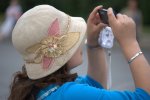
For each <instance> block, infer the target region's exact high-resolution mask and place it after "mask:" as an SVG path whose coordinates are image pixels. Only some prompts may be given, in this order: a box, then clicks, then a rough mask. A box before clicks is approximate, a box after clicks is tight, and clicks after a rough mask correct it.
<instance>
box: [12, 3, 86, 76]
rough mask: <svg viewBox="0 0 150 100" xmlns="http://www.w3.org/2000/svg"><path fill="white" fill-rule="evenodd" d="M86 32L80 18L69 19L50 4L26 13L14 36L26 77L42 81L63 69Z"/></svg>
mask: <svg viewBox="0 0 150 100" xmlns="http://www.w3.org/2000/svg"><path fill="white" fill-rule="evenodd" d="M85 33H86V23H85V21H84V19H83V18H81V17H70V16H69V15H67V14H65V13H64V12H61V11H59V10H57V9H56V8H54V7H52V6H49V5H39V6H36V7H34V8H32V9H30V10H29V11H27V12H26V13H24V14H23V15H22V16H21V17H20V19H19V20H18V22H17V23H16V26H15V28H14V30H13V33H12V42H13V45H14V47H15V48H16V49H17V50H18V51H19V52H20V53H21V55H22V57H23V59H24V61H25V68H26V71H27V75H28V77H29V78H30V79H39V78H42V77H45V76H48V75H50V74H52V73H53V72H55V71H57V70H58V69H60V68H61V67H62V66H63V65H64V64H65V63H66V62H67V61H68V60H69V59H70V58H71V57H72V56H73V54H74V53H75V52H76V50H77V49H78V47H79V46H80V44H81V42H82V41H83V38H84V36H85Z"/></svg>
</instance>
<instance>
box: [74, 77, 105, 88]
mask: <svg viewBox="0 0 150 100" xmlns="http://www.w3.org/2000/svg"><path fill="white" fill-rule="evenodd" d="M75 82H76V83H79V84H87V85H89V86H92V87H96V88H100V89H103V86H102V85H101V84H100V83H99V82H97V81H96V80H94V79H93V78H91V77H90V76H88V75H86V76H84V77H81V76H79V77H78V78H77V79H76V80H75Z"/></svg>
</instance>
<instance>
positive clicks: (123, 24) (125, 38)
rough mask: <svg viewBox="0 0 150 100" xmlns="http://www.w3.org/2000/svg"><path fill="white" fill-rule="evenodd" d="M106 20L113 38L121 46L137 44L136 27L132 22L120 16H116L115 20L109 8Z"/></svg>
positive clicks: (124, 16)
mask: <svg viewBox="0 0 150 100" xmlns="http://www.w3.org/2000/svg"><path fill="white" fill-rule="evenodd" d="M108 19H109V24H110V27H111V28H112V31H113V33H114V36H115V37H116V39H117V40H118V42H119V44H120V45H121V46H124V45H129V44H130V43H133V42H137V41H136V26H135V23H134V21H133V20H132V19H131V18H130V17H128V16H126V15H122V14H117V18H116V17H115V16H114V14H113V11H112V8H109V9H108Z"/></svg>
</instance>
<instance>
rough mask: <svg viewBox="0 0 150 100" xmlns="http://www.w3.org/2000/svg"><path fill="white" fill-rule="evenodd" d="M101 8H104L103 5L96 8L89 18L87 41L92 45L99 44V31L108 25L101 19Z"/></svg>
mask: <svg viewBox="0 0 150 100" xmlns="http://www.w3.org/2000/svg"><path fill="white" fill-rule="evenodd" d="M99 9H102V6H97V7H96V8H94V10H93V11H92V12H91V14H90V15H89V18H88V20H87V43H88V45H90V46H97V45H98V37H99V33H100V31H101V30H102V29H103V28H104V27H105V26H106V25H105V24H103V23H102V21H101V19H100V16H99V14H98V10H99Z"/></svg>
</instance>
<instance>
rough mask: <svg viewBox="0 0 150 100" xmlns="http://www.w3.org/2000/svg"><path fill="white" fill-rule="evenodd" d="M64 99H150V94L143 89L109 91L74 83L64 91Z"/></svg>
mask: <svg viewBox="0 0 150 100" xmlns="http://www.w3.org/2000/svg"><path fill="white" fill-rule="evenodd" d="M63 95H64V96H65V97H64V100H150V95H149V94H148V93H147V92H146V91H144V90H143V89H140V88H136V90H135V91H134V92H132V91H123V92H121V91H109V90H106V89H99V88H95V87H91V86H89V85H86V84H73V85H71V84H70V85H69V86H68V87H67V88H66V91H64V92H63Z"/></svg>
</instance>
